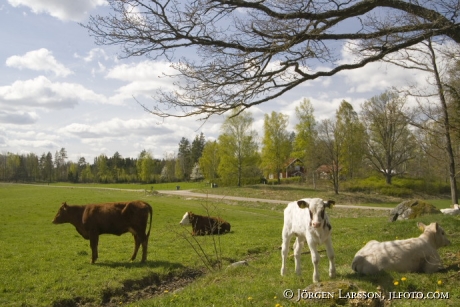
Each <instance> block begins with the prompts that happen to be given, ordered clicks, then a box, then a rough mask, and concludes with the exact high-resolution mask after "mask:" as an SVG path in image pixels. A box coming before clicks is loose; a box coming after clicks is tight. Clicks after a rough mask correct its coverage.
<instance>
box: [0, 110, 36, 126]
mask: <svg viewBox="0 0 460 307" xmlns="http://www.w3.org/2000/svg"><path fill="white" fill-rule="evenodd" d="M38 118H39V116H38V115H37V113H35V112H23V111H18V112H4V111H0V123H3V124H15V125H28V124H33V123H35V122H36V121H37V119H38Z"/></svg>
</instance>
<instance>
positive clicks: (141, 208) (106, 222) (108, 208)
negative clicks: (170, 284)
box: [53, 200, 153, 263]
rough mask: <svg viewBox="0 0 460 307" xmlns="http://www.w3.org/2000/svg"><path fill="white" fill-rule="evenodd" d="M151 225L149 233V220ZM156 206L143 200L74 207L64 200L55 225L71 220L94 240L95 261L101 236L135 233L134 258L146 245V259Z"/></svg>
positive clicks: (93, 257) (86, 235) (93, 254)
mask: <svg viewBox="0 0 460 307" xmlns="http://www.w3.org/2000/svg"><path fill="white" fill-rule="evenodd" d="M149 215H150V225H149V228H148V231H147V233H145V231H146V230H147V222H148V217H149ZM152 215H153V210H152V207H151V206H150V205H149V204H148V203H146V202H144V201H141V200H136V201H128V202H115V203H103V204H88V205H84V206H72V205H68V204H67V203H65V202H64V203H63V204H62V206H61V207H60V208H59V210H58V212H57V214H56V216H55V217H54V220H53V223H54V224H62V223H70V224H72V225H73V226H75V228H76V229H77V231H78V233H79V234H80V235H81V236H82V237H83V238H85V239H86V240H89V241H90V246H91V251H92V257H91V263H95V262H96V260H97V258H98V252H97V245H98V242H99V235H101V234H113V235H117V236H120V235H122V234H124V233H126V232H131V233H132V234H133V236H134V253H133V255H132V256H131V261H133V260H134V259H136V256H137V251H138V250H139V246H140V245H141V244H142V260H141V261H142V262H145V260H146V259H147V245H148V241H149V236H150V228H151V227H152Z"/></svg>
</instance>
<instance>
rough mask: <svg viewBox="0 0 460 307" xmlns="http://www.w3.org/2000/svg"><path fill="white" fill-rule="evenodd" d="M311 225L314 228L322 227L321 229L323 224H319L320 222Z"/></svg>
mask: <svg viewBox="0 0 460 307" xmlns="http://www.w3.org/2000/svg"><path fill="white" fill-rule="evenodd" d="M311 225H312V226H313V227H314V228H320V227H321V223H319V222H311Z"/></svg>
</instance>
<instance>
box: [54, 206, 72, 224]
mask: <svg viewBox="0 0 460 307" xmlns="http://www.w3.org/2000/svg"><path fill="white" fill-rule="evenodd" d="M68 209H69V206H68V205H67V203H66V202H64V203H62V205H61V207H60V208H59V210H58V212H57V213H56V216H55V217H54V219H53V224H61V223H67V222H69V214H70V213H69V210H68Z"/></svg>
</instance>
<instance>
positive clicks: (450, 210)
mask: <svg viewBox="0 0 460 307" xmlns="http://www.w3.org/2000/svg"><path fill="white" fill-rule="evenodd" d="M441 212H442V213H444V214H448V215H460V208H459V206H458V204H455V205H454V208H447V209H441Z"/></svg>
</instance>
